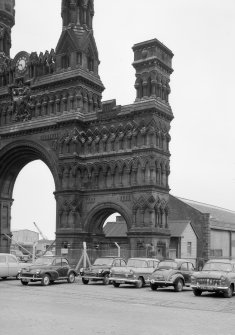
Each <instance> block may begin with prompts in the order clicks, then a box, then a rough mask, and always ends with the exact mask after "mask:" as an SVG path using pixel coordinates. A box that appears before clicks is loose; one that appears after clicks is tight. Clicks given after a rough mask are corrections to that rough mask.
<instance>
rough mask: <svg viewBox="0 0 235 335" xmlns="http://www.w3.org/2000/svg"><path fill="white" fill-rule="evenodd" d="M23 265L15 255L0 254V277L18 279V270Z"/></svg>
mask: <svg viewBox="0 0 235 335" xmlns="http://www.w3.org/2000/svg"><path fill="white" fill-rule="evenodd" d="M23 266H25V263H20V262H19V261H18V259H17V257H16V256H15V255H11V254H5V253H0V277H1V278H2V279H6V278H7V277H16V278H17V279H18V277H19V271H20V269H21V268H22V267H23Z"/></svg>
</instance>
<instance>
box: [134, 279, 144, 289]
mask: <svg viewBox="0 0 235 335" xmlns="http://www.w3.org/2000/svg"><path fill="white" fill-rule="evenodd" d="M135 286H136V287H137V288H141V287H143V286H144V280H143V278H142V277H139V278H138V282H137V283H136V284H135Z"/></svg>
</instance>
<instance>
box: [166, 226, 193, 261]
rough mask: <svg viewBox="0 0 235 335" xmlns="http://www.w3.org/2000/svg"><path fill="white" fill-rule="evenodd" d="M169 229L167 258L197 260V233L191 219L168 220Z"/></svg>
mask: <svg viewBox="0 0 235 335" xmlns="http://www.w3.org/2000/svg"><path fill="white" fill-rule="evenodd" d="M168 224H169V228H170V231H171V238H170V248H169V258H185V259H190V260H191V261H192V262H193V263H194V264H196V260H197V239H198V237H197V234H196V232H195V230H194V228H193V226H192V224H191V221H189V220H187V221H183V220H180V221H169V223H168Z"/></svg>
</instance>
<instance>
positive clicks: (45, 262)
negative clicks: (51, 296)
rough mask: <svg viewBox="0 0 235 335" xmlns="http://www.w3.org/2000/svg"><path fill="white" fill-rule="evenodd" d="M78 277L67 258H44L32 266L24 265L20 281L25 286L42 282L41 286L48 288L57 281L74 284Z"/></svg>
mask: <svg viewBox="0 0 235 335" xmlns="http://www.w3.org/2000/svg"><path fill="white" fill-rule="evenodd" d="M77 275H78V274H77V272H76V271H75V270H74V269H73V268H71V267H70V265H69V262H68V260H67V259H66V258H64V257H60V256H44V257H40V258H38V259H36V261H35V263H34V264H32V265H31V266H25V265H24V268H22V269H21V271H20V272H19V279H20V280H21V283H22V284H23V285H28V283H30V282H38V281H40V282H41V285H43V286H47V285H49V284H50V283H51V284H52V283H53V282H54V281H57V280H67V281H68V283H73V282H74V281H75V277H76V276H77Z"/></svg>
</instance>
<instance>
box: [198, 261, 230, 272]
mask: <svg viewBox="0 0 235 335" xmlns="http://www.w3.org/2000/svg"><path fill="white" fill-rule="evenodd" d="M202 270H203V271H226V272H227V271H229V272H230V271H232V265H231V264H230V263H223V262H210V263H206V264H205V265H204V267H203V269H202Z"/></svg>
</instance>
